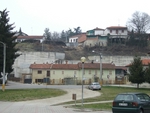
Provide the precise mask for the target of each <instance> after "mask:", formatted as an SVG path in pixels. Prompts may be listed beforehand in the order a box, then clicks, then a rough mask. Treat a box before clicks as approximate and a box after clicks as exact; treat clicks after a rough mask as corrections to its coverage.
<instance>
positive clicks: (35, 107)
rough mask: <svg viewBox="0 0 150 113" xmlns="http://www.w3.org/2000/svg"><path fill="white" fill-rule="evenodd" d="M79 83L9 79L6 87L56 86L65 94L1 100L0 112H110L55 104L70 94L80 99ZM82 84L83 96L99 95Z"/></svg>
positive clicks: (64, 100) (67, 98) (63, 100)
mask: <svg viewBox="0 0 150 113" xmlns="http://www.w3.org/2000/svg"><path fill="white" fill-rule="evenodd" d="M81 87H82V86H81V85H47V86H46V85H37V84H22V83H16V82H11V81H9V82H8V84H7V85H6V86H5V90H7V89H25V88H58V89H63V90H65V91H67V92H68V93H67V94H66V95H62V96H59V97H54V98H47V99H39V100H31V101H22V102H2V101H0V113H87V112H90V113H112V112H111V111H92V110H89V109H75V108H70V107H68V106H66V105H59V106H58V105H57V106H56V104H58V103H62V102H66V101H71V100H72V94H74V93H75V94H76V95H77V99H81V89H82V88H81ZM85 87H86V86H85V85H84V92H83V94H84V98H89V97H95V96H98V95H100V93H99V92H97V91H95V92H94V93H93V91H91V90H88V89H87V88H85Z"/></svg>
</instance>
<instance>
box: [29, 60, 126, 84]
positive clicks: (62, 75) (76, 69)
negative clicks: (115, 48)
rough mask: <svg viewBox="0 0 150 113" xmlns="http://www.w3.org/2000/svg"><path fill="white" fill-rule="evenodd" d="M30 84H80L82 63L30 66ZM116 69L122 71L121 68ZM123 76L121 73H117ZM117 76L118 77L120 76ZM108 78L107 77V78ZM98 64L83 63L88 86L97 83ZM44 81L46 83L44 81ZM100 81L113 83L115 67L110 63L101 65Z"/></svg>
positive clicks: (84, 77) (98, 76)
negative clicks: (47, 82)
mask: <svg viewBox="0 0 150 113" xmlns="http://www.w3.org/2000/svg"><path fill="white" fill-rule="evenodd" d="M30 69H31V73H32V83H38V82H42V83H45V82H46V81H49V83H50V84H81V81H82V73H83V72H82V71H83V70H82V63H81V62H79V63H78V64H67V63H66V64H48V63H47V64H36V63H34V64H31V65H30ZM117 69H120V70H122V67H121V68H119V67H117ZM118 74H120V75H121V76H124V74H122V73H118ZM120 75H119V76H120ZM108 76H109V77H108ZM99 78H100V64H99V63H84V75H83V79H84V82H85V84H90V83H91V82H94V81H99ZM45 79H46V81H45ZM102 79H103V82H105V83H106V82H107V83H111V84H113V83H115V80H116V66H115V65H114V64H112V63H103V64H102Z"/></svg>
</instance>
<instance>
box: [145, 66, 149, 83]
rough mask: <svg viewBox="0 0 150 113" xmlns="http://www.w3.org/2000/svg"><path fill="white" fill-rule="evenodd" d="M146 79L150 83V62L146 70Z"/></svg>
mask: <svg viewBox="0 0 150 113" xmlns="http://www.w3.org/2000/svg"><path fill="white" fill-rule="evenodd" d="M145 81H146V82H147V83H149V84H150V64H148V68H147V69H146V70H145Z"/></svg>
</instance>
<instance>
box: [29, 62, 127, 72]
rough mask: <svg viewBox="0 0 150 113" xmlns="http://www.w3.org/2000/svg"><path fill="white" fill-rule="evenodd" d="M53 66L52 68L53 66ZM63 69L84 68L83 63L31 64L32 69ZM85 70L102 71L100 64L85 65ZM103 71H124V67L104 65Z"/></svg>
mask: <svg viewBox="0 0 150 113" xmlns="http://www.w3.org/2000/svg"><path fill="white" fill-rule="evenodd" d="M51 65H52V66H51ZM50 68H52V69H56V70H57V69H62V70H78V69H81V68H82V63H81V62H80V63H78V64H35V63H34V64H31V65H30V69H50ZM84 69H100V63H84ZM102 69H124V70H126V67H123V66H115V65H114V64H112V63H102Z"/></svg>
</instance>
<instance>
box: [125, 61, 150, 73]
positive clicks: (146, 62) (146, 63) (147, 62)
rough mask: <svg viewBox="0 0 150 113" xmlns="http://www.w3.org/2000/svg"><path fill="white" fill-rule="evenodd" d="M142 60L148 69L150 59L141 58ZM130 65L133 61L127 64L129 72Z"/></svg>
mask: <svg viewBox="0 0 150 113" xmlns="http://www.w3.org/2000/svg"><path fill="white" fill-rule="evenodd" d="M141 61H142V64H143V67H144V69H146V68H147V67H148V65H149V64H150V59H141ZM130 65H131V63H130V64H128V65H126V67H127V71H128V72H129V67H130Z"/></svg>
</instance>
